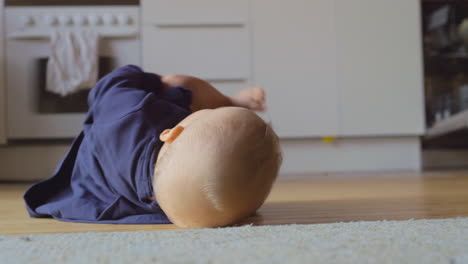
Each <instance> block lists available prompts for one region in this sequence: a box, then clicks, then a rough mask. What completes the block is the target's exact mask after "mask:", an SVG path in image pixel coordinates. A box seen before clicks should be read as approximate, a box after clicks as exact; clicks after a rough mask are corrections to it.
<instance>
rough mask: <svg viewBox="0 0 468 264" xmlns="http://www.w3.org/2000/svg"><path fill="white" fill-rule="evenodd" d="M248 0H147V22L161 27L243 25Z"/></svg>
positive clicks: (144, 7) (144, 3)
mask: <svg viewBox="0 0 468 264" xmlns="http://www.w3.org/2000/svg"><path fill="white" fill-rule="evenodd" d="M248 9H249V4H248V0H143V1H142V18H143V24H151V25H157V26H183V25H212V24H221V25H242V24H246V23H247V19H248Z"/></svg>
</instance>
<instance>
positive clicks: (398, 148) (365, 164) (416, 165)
mask: <svg viewBox="0 0 468 264" xmlns="http://www.w3.org/2000/svg"><path fill="white" fill-rule="evenodd" d="M281 145H282V149H283V166H282V168H281V173H280V174H281V175H294V174H308V173H327V172H372V171H376V172H378V171H380V172H382V171H419V170H421V146H420V139H419V137H385V138H383V137H375V138H345V139H338V140H336V141H335V142H333V143H324V142H322V141H321V140H316V139H286V140H282V141H281Z"/></svg>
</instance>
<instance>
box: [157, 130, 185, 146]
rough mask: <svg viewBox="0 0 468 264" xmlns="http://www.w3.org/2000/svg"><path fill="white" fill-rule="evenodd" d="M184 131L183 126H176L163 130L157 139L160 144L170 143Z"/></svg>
mask: <svg viewBox="0 0 468 264" xmlns="http://www.w3.org/2000/svg"><path fill="white" fill-rule="evenodd" d="M182 131H184V127H183V126H176V127H174V128H173V129H166V130H164V131H163V132H162V133H161V135H159V139H160V140H161V141H162V142H167V143H172V142H173V141H174V140H175V139H176V138H177V137H178V136H179V135H180V133H182Z"/></svg>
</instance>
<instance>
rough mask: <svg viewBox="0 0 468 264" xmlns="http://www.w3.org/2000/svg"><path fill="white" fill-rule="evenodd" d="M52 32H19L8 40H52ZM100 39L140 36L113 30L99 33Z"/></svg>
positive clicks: (131, 32)
mask: <svg viewBox="0 0 468 264" xmlns="http://www.w3.org/2000/svg"><path fill="white" fill-rule="evenodd" d="M50 33H51V32H50V31H18V32H13V33H9V34H8V39H11V40H34V39H50V35H51V34H50ZM98 34H99V37H101V38H106V39H126V38H137V37H138V36H139V35H140V34H139V32H138V31H137V30H112V31H105V32H98Z"/></svg>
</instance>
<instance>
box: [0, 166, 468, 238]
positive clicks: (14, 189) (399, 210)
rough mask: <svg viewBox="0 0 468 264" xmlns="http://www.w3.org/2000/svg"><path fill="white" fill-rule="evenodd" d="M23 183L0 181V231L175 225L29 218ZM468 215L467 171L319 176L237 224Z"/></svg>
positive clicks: (278, 189) (289, 187) (291, 186)
mask: <svg viewBox="0 0 468 264" xmlns="http://www.w3.org/2000/svg"><path fill="white" fill-rule="evenodd" d="M26 188H27V185H24V184H0V202H1V203H0V235H1V234H3V235H4V234H27V233H71V232H104V231H132V230H163V229H177V227H176V226H174V225H104V224H79V223H67V222H60V221H56V220H52V219H34V218H30V217H29V216H28V215H27V213H26V210H25V208H24V205H23V201H22V194H23V192H24V190H25V189H26ZM459 216H462V217H468V171H455V172H448V171H447V172H431V173H418V174H417V173H404V174H402V173H387V174H382V173H380V174H378V175H371V174H367V175H357V174H340V175H323V176H318V177H317V176H316V177H314V178H309V179H295V180H287V181H286V180H283V181H278V182H277V184H276V185H275V187H274V189H273V190H272V193H271V195H270V197H269V198H268V200H267V202H266V203H265V204H264V205H263V207H261V208H260V210H259V211H258V212H257V214H256V215H254V216H251V217H249V218H247V219H245V220H243V221H242V222H241V223H240V224H241V225H242V224H254V225H279V224H294V223H295V224H315V223H332V222H346V221H359V220H384V219H386V220H403V219H411V218H414V219H428V218H451V217H459Z"/></svg>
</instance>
